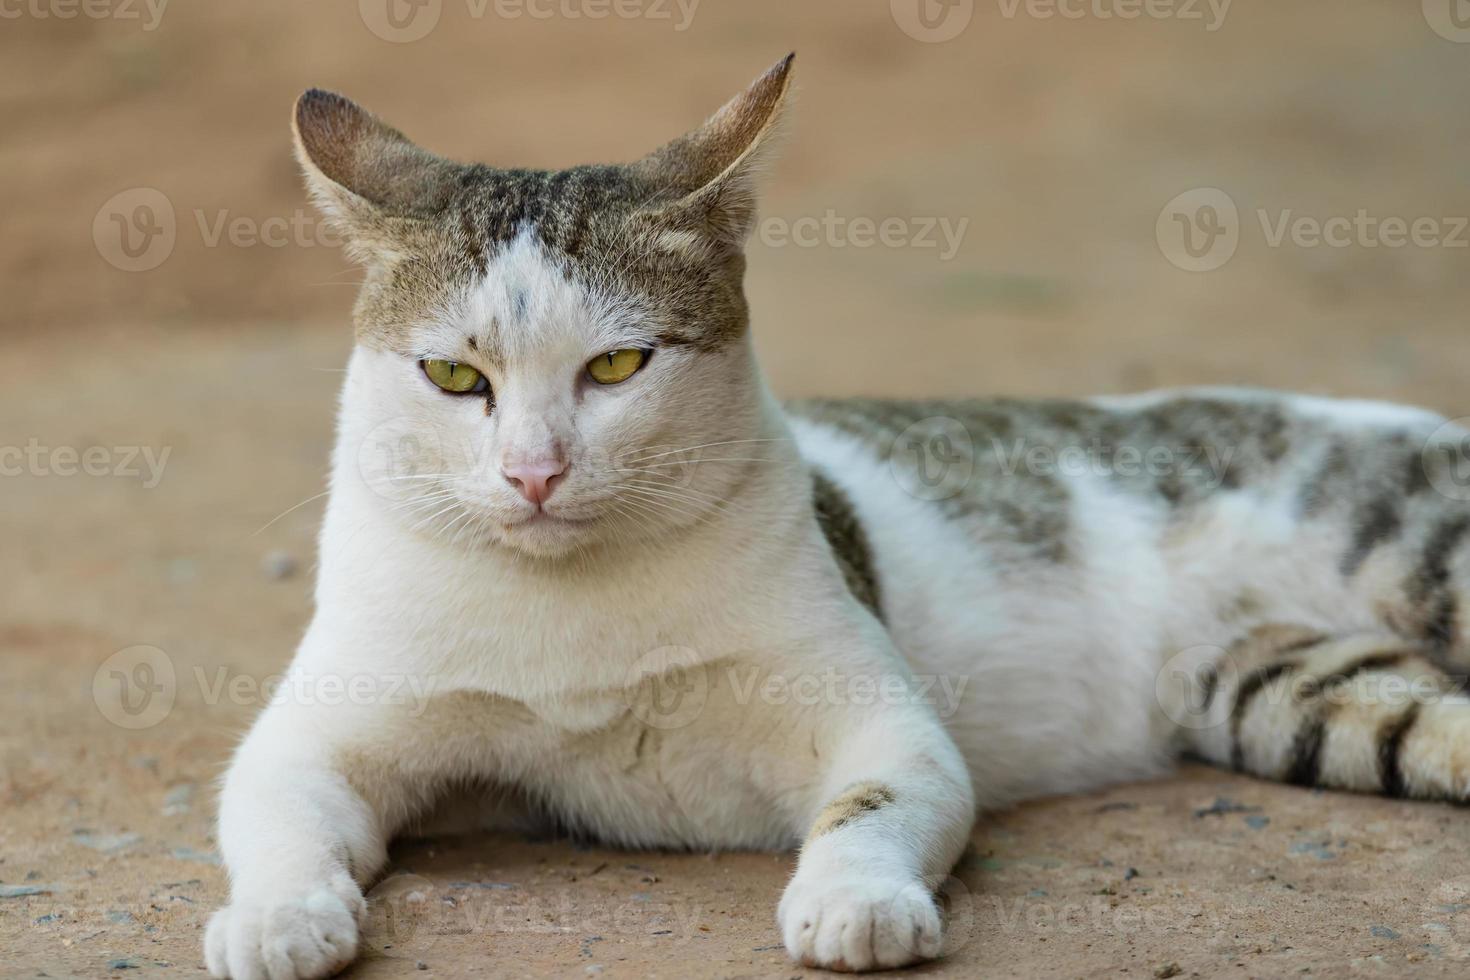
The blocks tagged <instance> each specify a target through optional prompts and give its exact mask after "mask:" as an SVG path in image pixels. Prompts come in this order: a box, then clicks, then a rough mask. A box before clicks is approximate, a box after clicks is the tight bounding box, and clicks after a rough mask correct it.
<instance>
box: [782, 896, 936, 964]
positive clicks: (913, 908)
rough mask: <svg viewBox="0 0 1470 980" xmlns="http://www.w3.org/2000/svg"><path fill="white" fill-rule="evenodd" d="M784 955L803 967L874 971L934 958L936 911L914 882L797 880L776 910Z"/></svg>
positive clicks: (932, 899)
mask: <svg viewBox="0 0 1470 980" xmlns="http://www.w3.org/2000/svg"><path fill="white" fill-rule="evenodd" d="M776 918H777V921H778V922H779V923H780V925H781V937H782V939H784V940H785V942H786V951H787V952H789V953H790V954H791V956H792V958H794V959H796V960H798V961H800V962H801V963H802V964H803V965H804V966H814V967H821V968H823V969H827V970H845V971H860V970H882V969H886V968H888V967H895V966H904V965H905V964H908V963H913V962H915V961H917V960H927V959H933V958H934V957H936V956H938V955H939V952H940V948H941V944H942V941H943V937H942V935H941V929H940V921H939V909H938V908H937V907H936V906H935V904H934V898H933V896H931V895H930V893H929V890H928V889H927V888H925V887H924V884H923V883H922V882H920V881H918V880H912V879H905V878H886V877H873V876H870V875H856V874H853V875H837V876H833V875H820V876H819V875H802V874H800V873H798V874H797V876H796V878H795V879H793V880H792V882H791V884H790V885H789V886H787V888H786V894H785V895H782V896H781V905H780V907H779V908H778V909H777V911H776Z"/></svg>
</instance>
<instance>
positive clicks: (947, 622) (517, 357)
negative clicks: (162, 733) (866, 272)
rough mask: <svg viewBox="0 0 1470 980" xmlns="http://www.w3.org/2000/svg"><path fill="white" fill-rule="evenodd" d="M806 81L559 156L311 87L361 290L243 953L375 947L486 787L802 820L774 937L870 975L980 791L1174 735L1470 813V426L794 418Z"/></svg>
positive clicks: (1125, 400)
mask: <svg viewBox="0 0 1470 980" xmlns="http://www.w3.org/2000/svg"><path fill="white" fill-rule="evenodd" d="M791 64H792V59H791V58H790V57H787V58H786V59H783V60H782V61H781V62H780V63H778V64H777V65H776V66H775V67H773V68H772V69H771V70H770V71H768V72H767V73H766V74H765V75H763V76H762V77H761V78H759V79H758V80H757V81H755V83H754V84H753V85H751V87H750V88H749V89H748V90H746V91H745V92H744V93H742V94H740V95H738V96H737V97H735V98H734V99H733V100H731V101H730V102H729V103H727V104H726V105H725V106H724V107H723V108H721V109H720V110H719V111H718V112H717V113H716V114H715V115H714V116H712V117H711V118H710V119H709V120H708V121H707V122H705V123H704V124H703V125H701V126H700V127H699V128H697V129H695V130H693V131H692V132H690V133H689V134H687V135H685V136H683V137H680V138H678V139H676V140H674V141H673V142H671V143H669V144H667V145H666V146H664V147H663V148H661V149H659V150H657V151H655V152H653V153H652V154H650V155H649V156H647V157H645V158H643V159H641V160H639V161H638V162H636V163H632V164H627V165H618V166H584V167H576V168H573V169H570V170H564V171H560V172H540V171H527V170H498V169H491V168H489V167H486V166H479V165H475V166H470V165H461V164H458V163H452V162H450V161H448V160H445V159H441V158H439V157H437V156H434V155H432V154H430V153H428V152H426V151H424V150H422V149H419V148H418V147H417V146H415V145H414V144H413V143H411V142H410V141H409V140H408V139H407V138H406V137H405V136H403V135H402V134H401V133H399V132H398V131H396V130H394V129H392V128H390V127H388V126H387V125H385V124H384V123H382V122H380V121H378V120H377V119H376V118H374V117H373V116H371V115H369V114H368V113H367V112H365V111H364V110H362V109H360V108H358V107H357V106H356V105H354V104H353V103H351V102H349V101H348V100H346V99H344V98H342V97H340V96H338V95H334V94H330V93H327V92H322V91H317V90H312V91H310V92H307V93H306V94H305V95H303V96H302V97H301V99H300V100H299V101H298V103H297V105H296V108H295V114H294V119H293V123H294V126H293V129H294V134H295V145H296V150H297V155H298V158H299V160H300V162H301V165H302V167H303V169H304V171H305V175H306V180H307V184H308V187H309V190H310V193H311V195H312V197H313V198H314V199H315V201H316V203H317V204H318V205H319V206H320V208H321V209H322V210H323V211H324V212H325V214H326V215H327V216H328V218H329V219H330V220H331V221H332V222H333V223H334V224H335V225H336V226H337V227H338V228H340V229H341V231H342V232H343V234H344V235H345V238H346V240H347V243H348V246H349V248H350V249H351V251H352V254H353V256H354V257H355V259H356V260H358V261H360V262H361V263H362V265H363V267H364V268H365V270H366V279H365V282H364V284H363V287H362V290H361V294H360V296H359V298H358V300H357V303H356V306H355V310H354V323H355V335H356V344H355V347H354V349H353V352H352V354H351V358H350V363H349V367H348V371H347V376H346V380H345V384H344V388H343V391H342V398H341V406H340V413H339V419H338V436H337V444H336V449H335V452H334V455H333V458H332V468H331V488H330V500H329V504H328V507H327V511H326V515H325V518H324V523H323V527H322V530H321V538H320V564H319V575H318V579H317V584H316V594H315V599H316V611H315V616H314V618H313V620H312V622H311V624H310V626H309V628H308V629H307V631H306V634H305V636H304V638H303V640H302V642H301V645H300V648H299V650H298V651H297V653H296V657H295V660H294V661H293V663H292V665H291V668H290V671H289V677H288V683H287V684H286V685H284V689H285V690H288V691H293V692H298V693H297V694H296V695H295V696H289V697H284V698H280V699H277V700H276V701H275V702H273V703H272V704H271V705H269V706H268V707H267V708H266V710H265V711H264V712H263V713H262V714H261V716H260V717H259V718H258V719H257V721H256V722H255V724H254V726H253V727H252V729H251V730H250V732H249V734H248V735H247V736H246V738H245V739H244V740H243V742H242V743H241V745H240V746H239V748H238V750H237V752H236V754H235V756H234V759H233V761H232V764H231V765H230V767H229V770H228V773H227V774H226V776H225V778H224V782H223V786H222V790H221V798H220V813H219V834H218V836H219V843H220V847H221V851H222V854H223V857H224V861H225V864H226V866H227V867H228V870H229V877H230V887H231V891H230V900H229V904H228V906H226V907H225V908H223V909H221V910H219V911H217V912H216V913H215V914H214V916H213V917H212V918H211V920H210V922H209V925H208V928H207V932H206V938H205V959H206V964H207V966H208V969H209V971H210V972H211V973H212V974H213V975H214V976H217V977H225V976H233V977H235V978H237V980H245V978H254V977H261V976H267V975H268V976H270V977H273V978H280V977H318V976H324V975H327V974H330V973H332V972H334V971H336V970H338V969H340V968H341V967H343V966H344V965H345V964H347V963H348V962H350V961H351V960H352V959H353V958H354V956H355V955H356V953H357V950H358V946H359V943H360V940H361V935H360V929H361V923H362V919H363V915H364V911H365V904H364V897H363V889H364V888H365V887H367V886H369V885H370V884H371V883H372V882H373V880H374V878H375V876H376V875H378V874H379V873H380V872H381V871H382V869H383V868H384V867H385V864H386V862H387V847H388V844H389V841H390V840H391V839H392V837H393V836H394V835H395V834H396V833H399V832H401V831H404V830H405V829H412V828H416V827H418V826H420V824H421V821H424V820H426V819H429V818H430V815H431V814H432V813H433V812H434V811H435V809H436V807H437V806H439V805H440V802H441V800H442V798H443V797H444V796H445V794H446V792H447V791H448V790H449V789H450V788H452V787H460V788H464V787H479V788H480V789H482V790H483V791H484V792H485V793H486V794H487V795H488V797H490V798H493V799H494V800H495V801H496V802H495V804H494V806H493V807H492V806H490V805H489V804H487V806H486V810H485V812H484V816H485V818H486V819H485V823H487V824H490V825H514V826H522V825H525V824H526V823H527V822H529V823H530V824H532V825H546V826H554V827H558V828H563V829H571V830H574V831H576V832H578V833H581V834H584V835H587V836H590V837H593V838H596V839H599V840H601V841H604V842H608V843H611V844H613V845H622V846H627V847H633V848H636V847H674V848H697V849H717V848H726V849H729V848H745V849H788V848H796V847H799V848H800V854H799V859H798V863H797V866H796V870H795V872H794V874H793V877H792V878H791V880H790V882H789V883H788V884H787V886H786V888H785V892H784V894H783V895H782V897H781V898H780V901H779V904H778V905H777V909H776V920H777V926H778V928H779V931H780V935H781V937H782V939H783V941H784V943H785V946H786V948H787V950H788V951H789V952H790V955H791V956H792V957H793V958H794V959H796V960H798V961H800V962H801V963H804V964H807V965H810V966H816V967H827V968H832V969H838V970H854V971H859V970H868V969H874V968H883V967H892V966H900V965H904V964H909V963H913V962H916V961H920V960H923V959H927V958H932V957H934V956H937V955H939V954H940V953H941V951H942V943H943V933H942V928H941V926H942V923H941V916H940V911H939V908H938V906H937V904H936V902H935V899H934V894H933V892H934V889H935V887H936V884H937V883H938V882H940V881H941V880H942V879H944V877H945V875H946V874H947V873H948V871H949V870H950V869H951V867H952V865H953V864H954V863H955V861H956V859H957V858H958V857H959V855H960V853H961V851H962V849H963V848H964V847H965V846H966V843H967V841H968V840H969V837H970V833H971V829H972V824H973V822H974V820H975V819H976V814H977V812H980V811H984V810H987V809H992V808H995V807H1000V806H1004V805H1006V804H1009V803H1012V802H1015V801H1018V800H1023V799H1027V798H1030V797H1035V796H1040V795H1044V794H1053V793H1067V792H1076V791H1081V790H1086V789H1089V788H1092V787H1097V786H1099V785H1102V784H1106V783H1110V782H1118V781H1122V780H1132V779H1142V778H1147V777H1152V776H1157V775H1159V774H1161V773H1164V772H1167V771H1168V768H1169V766H1170V763H1171V761H1172V760H1173V759H1175V758H1176V757H1177V756H1179V755H1180V753H1182V752H1188V753H1192V754H1194V755H1197V756H1200V757H1203V758H1205V759H1208V760H1211V761H1213V762H1216V763H1219V764H1220V765H1223V766H1230V767H1233V768H1235V769H1238V770H1242V771H1245V772H1250V773H1255V774H1258V775H1261V776H1264V777H1268V778H1273V779H1281V780H1288V781H1291V782H1295V783H1300V784H1302V785H1317V786H1327V787H1339V788H1344V789H1351V790H1364V791H1381V792H1385V793H1390V794H1395V795H1402V796H1408V797H1419V798H1442V799H1451V800H1463V799H1464V798H1465V797H1466V795H1467V789H1470V711H1466V710H1465V709H1466V705H1465V700H1464V698H1463V696H1462V695H1461V694H1460V693H1459V683H1458V682H1457V680H1456V669H1457V667H1458V665H1460V664H1461V663H1462V660H1463V658H1462V656H1461V654H1462V653H1463V651H1464V649H1465V646H1466V644H1465V635H1464V627H1463V625H1462V623H1461V620H1460V610H1461V606H1462V600H1463V598H1464V596H1465V589H1466V582H1467V572H1470V558H1467V555H1470V541H1467V532H1470V504H1467V503H1466V500H1467V499H1470V494H1465V493H1462V492H1460V491H1461V490H1462V489H1463V487H1462V486H1461V485H1460V483H1459V481H1457V479H1456V478H1457V476H1458V475H1459V473H1460V472H1461V470H1460V467H1461V466H1462V465H1463V459H1462V456H1463V452H1462V447H1463V440H1464V438H1465V436H1466V432H1465V431H1464V430H1463V429H1461V428H1459V427H1458V426H1456V425H1453V424H1449V423H1446V422H1445V420H1444V419H1442V418H1440V417H1439V416H1437V415H1435V414H1433V413H1431V412H1428V411H1422V410H1419V409H1413V408H1405V407H1399V406H1394V405H1388V404H1379V403H1373V402H1363V401H1337V400H1328V399H1323V398H1315V397H1306V396H1298V395H1287V394H1271V393H1266V392H1257V391H1248V390H1234V389H1220V390H1196V391H1175V392H1158V393H1152V394H1144V395H1135V396H1126V397H1110V398H1095V399H1090V400H1076V401H1045V402H1020V401H1004V400H995V401H969V402H939V401H934V402H880V401H867V400H849V401H840V400H817V401H807V402H800V403H793V404H790V405H784V406H783V405H782V404H781V403H780V402H778V401H777V400H776V398H775V397H774V396H773V394H772V392H771V391H770V389H769V388H768V386H767V384H766V382H765V381H764V379H763V377H762V374H761V372H760V370H759V368H758V367H757V365H756V362H755V359H754V355H753V352H752V344H751V338H750V332H749V314H748V310H747V306H746V300H745V297H744V293H743V284H742V279H743V274H744V270H745V259H744V254H743V247H744V243H745V241H746V239H747V236H748V235H749V234H750V232H751V231H752V227H753V225H754V222H755V220H756V218H755V215H756V191H757V186H758V182H759V176H760V174H761V171H762V169H763V168H764V167H765V166H766V165H767V164H768V162H769V156H770V154H771V149H772V146H773V142H774V139H775V135H776V133H777V131H778V128H779V123H780V121H781V119H782V116H783V111H784V108H785V105H786V103H787V101H788V95H787V93H788V89H789V85H790V70H791ZM405 678H408V679H410V680H412V681H414V682H415V683H414V684H413V685H411V689H412V690H415V691H421V692H423V694H424V696H423V697H421V698H404V697H402V696H399V695H400V693H401V691H400V689H401V688H402V687H403V685H402V681H403V680H404V679H405ZM327 680H331V681H333V682H334V683H335V684H336V685H337V687H336V690H337V691H338V693H339V696H338V697H336V698H328V697H325V696H320V697H318V696H309V695H311V694H312V693H313V692H318V691H324V690H325V688H326V681H327ZM1389 687H1394V688H1404V689H1412V691H1413V693H1412V695H1410V696H1400V695H1394V694H1393V692H1391V691H1387V690H1385V691H1380V690H1379V688H1385V689H1387V688H1389ZM344 691H345V692H347V696H342V692H344ZM300 692H305V693H300ZM477 791H478V790H477ZM773 897H774V896H773Z"/></svg>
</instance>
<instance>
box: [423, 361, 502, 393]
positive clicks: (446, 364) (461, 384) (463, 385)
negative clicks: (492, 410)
mask: <svg viewBox="0 0 1470 980" xmlns="http://www.w3.org/2000/svg"><path fill="white" fill-rule="evenodd" d="M419 363H420V364H422V365H423V368H424V374H426V375H428V376H429V380H430V381H432V382H434V384H436V385H438V386H439V387H440V388H443V389H444V390H445V391H448V392H452V393H453V394H456V395H467V394H470V393H472V392H479V391H487V390H489V388H490V382H488V381H486V380H485V376H484V375H482V374H481V373H480V372H479V371H476V370H475V369H474V368H472V367H470V366H469V365H468V364H460V363H459V362H457V361H420V362H419Z"/></svg>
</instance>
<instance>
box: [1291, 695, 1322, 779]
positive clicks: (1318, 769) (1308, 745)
mask: <svg viewBox="0 0 1470 980" xmlns="http://www.w3.org/2000/svg"><path fill="white" fill-rule="evenodd" d="M1331 714H1332V712H1330V711H1321V712H1319V713H1318V714H1317V716H1316V717H1314V718H1308V719H1307V720H1306V722H1305V723H1303V725H1302V727H1301V728H1299V729H1297V733H1296V738H1294V739H1293V740H1292V743H1291V766H1290V767H1289V768H1288V769H1287V770H1286V778H1285V781H1286V782H1288V783H1291V784H1292V785H1293V786H1316V785H1317V781H1318V780H1319V779H1320V778H1321V775H1322V742H1323V739H1324V738H1325V737H1326V735H1327V719H1328V718H1329V717H1330V716H1331Z"/></svg>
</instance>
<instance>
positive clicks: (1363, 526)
mask: <svg viewBox="0 0 1470 980" xmlns="http://www.w3.org/2000/svg"><path fill="white" fill-rule="evenodd" d="M1402 529H1403V519H1402V518H1401V517H1400V516H1399V512H1398V509H1397V507H1395V505H1394V501H1393V500H1392V499H1391V498H1388V497H1380V498H1378V499H1377V500H1375V501H1373V502H1372V503H1370V504H1369V505H1368V507H1367V511H1366V513H1364V514H1362V515H1361V517H1360V519H1359V521H1358V530H1357V533H1356V534H1354V535H1353V543H1352V546H1351V547H1349V548H1348V551H1347V554H1345V555H1343V556H1342V566H1341V569H1340V571H1341V572H1342V574H1343V577H1344V578H1350V577H1352V576H1353V575H1355V574H1356V573H1357V571H1358V569H1360V568H1362V567H1363V562H1365V561H1367V560H1368V556H1369V555H1370V554H1372V553H1373V549H1374V548H1376V547H1378V546H1379V545H1380V544H1382V543H1383V542H1385V541H1387V540H1388V539H1389V538H1392V537H1393V536H1394V535H1396V534H1398V533H1399V531H1401V530H1402Z"/></svg>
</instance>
